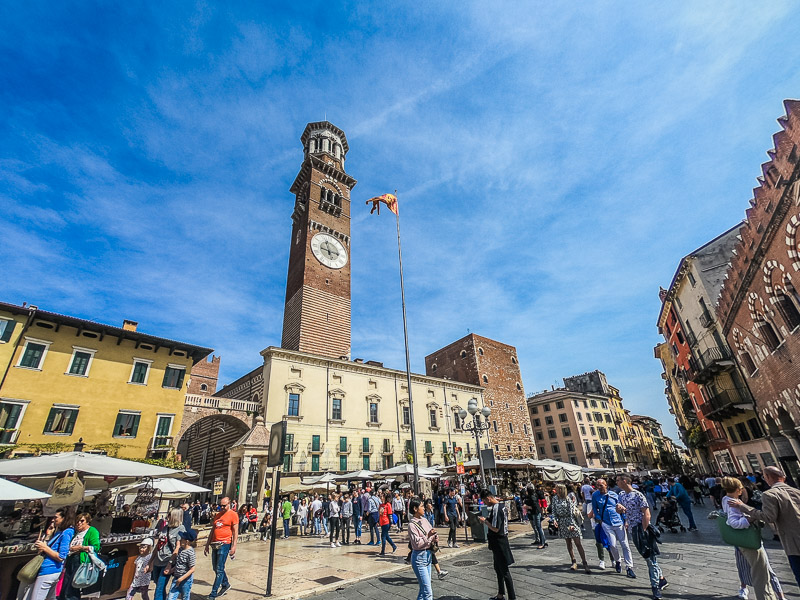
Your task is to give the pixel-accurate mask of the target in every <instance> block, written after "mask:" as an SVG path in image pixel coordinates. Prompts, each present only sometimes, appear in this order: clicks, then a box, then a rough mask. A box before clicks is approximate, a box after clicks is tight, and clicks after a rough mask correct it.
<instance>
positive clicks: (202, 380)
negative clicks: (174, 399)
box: [186, 356, 220, 396]
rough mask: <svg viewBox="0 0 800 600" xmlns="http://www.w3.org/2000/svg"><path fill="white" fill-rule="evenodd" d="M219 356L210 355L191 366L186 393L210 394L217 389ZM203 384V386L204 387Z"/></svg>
mask: <svg viewBox="0 0 800 600" xmlns="http://www.w3.org/2000/svg"><path fill="white" fill-rule="evenodd" d="M219 358H220V357H219V356H210V357H208V358H207V359H205V360H201V361H200V362H198V363H197V364H196V365H195V366H193V367H192V371H191V374H190V376H189V386H188V388H187V390H186V393H187V394H207V395H209V396H210V395H212V394H214V393H215V392H216V391H217V381H218V379H219ZM204 386H205V387H204Z"/></svg>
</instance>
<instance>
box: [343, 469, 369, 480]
mask: <svg viewBox="0 0 800 600" xmlns="http://www.w3.org/2000/svg"><path fill="white" fill-rule="evenodd" d="M375 475H376V473H375V471H368V470H367V469H361V470H360V471H353V472H352V473H344V474H342V475H337V476H336V477H335V479H336V481H351V480H356V479H358V480H360V481H367V480H369V479H373V478H374V477H375Z"/></svg>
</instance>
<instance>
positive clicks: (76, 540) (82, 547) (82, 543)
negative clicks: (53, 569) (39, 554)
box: [58, 513, 100, 600]
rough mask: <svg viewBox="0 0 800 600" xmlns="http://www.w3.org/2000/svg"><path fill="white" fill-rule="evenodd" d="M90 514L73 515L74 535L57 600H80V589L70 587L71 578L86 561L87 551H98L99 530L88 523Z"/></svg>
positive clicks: (87, 558) (90, 520)
mask: <svg viewBox="0 0 800 600" xmlns="http://www.w3.org/2000/svg"><path fill="white" fill-rule="evenodd" d="M91 522H92V516H91V515H90V514H89V513H79V514H78V515H77V516H76V517H75V535H74V536H73V537H72V540H71V541H70V544H69V556H68V557H67V560H66V561H65V562H64V581H63V583H62V585H61V594H60V595H59V596H58V600H80V598H81V590H80V589H78V588H76V587H72V578H73V577H74V576H75V571H77V570H78V567H79V566H80V565H81V564H82V563H85V562H88V561H89V560H90V559H89V554H88V553H89V551H90V550H94V551H95V552H100V532H99V531H97V529H95V528H94V527H92V526H91V525H90V524H91Z"/></svg>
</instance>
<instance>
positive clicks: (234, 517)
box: [205, 497, 239, 599]
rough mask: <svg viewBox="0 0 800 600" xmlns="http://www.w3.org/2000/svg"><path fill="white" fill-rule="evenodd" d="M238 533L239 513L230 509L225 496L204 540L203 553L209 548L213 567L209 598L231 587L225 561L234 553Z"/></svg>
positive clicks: (222, 593) (221, 593)
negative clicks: (213, 574) (212, 580)
mask: <svg viewBox="0 0 800 600" xmlns="http://www.w3.org/2000/svg"><path fill="white" fill-rule="evenodd" d="M238 535H239V515H238V514H236V511H235V510H231V501H230V499H229V498H227V497H225V498H223V499H222V500H220V501H219V512H218V513H217V515H216V516H215V517H214V520H213V521H211V531H210V533H209V534H208V539H207V540H206V547H205V555H206V556H208V549H209V547H210V548H211V568H213V569H214V573H215V575H216V576H215V577H214V585H213V586H212V587H211V593H210V594H209V595H208V597H209V598H210V599H213V598H219V597H220V596H223V595H224V594H225V592H227V591H228V590H229V589H231V584H230V583H229V582H228V575H227V574H226V573H225V562H226V561H227V560H228V555H230V557H231V558H233V557H234V556H235V555H236V539H237V537H238Z"/></svg>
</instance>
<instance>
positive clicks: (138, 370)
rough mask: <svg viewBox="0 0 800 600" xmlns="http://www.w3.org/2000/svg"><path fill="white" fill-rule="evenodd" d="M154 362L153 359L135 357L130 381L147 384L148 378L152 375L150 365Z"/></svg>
mask: <svg viewBox="0 0 800 600" xmlns="http://www.w3.org/2000/svg"><path fill="white" fill-rule="evenodd" d="M152 364H153V361H152V360H148V359H146V358H134V359H133V366H132V367H131V378H130V379H129V380H128V383H135V384H136V385H147V378H148V377H150V365H152Z"/></svg>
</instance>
